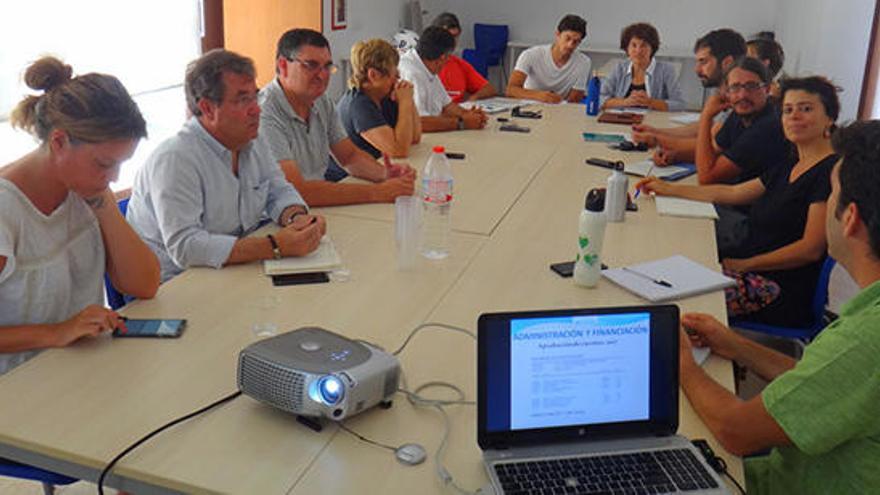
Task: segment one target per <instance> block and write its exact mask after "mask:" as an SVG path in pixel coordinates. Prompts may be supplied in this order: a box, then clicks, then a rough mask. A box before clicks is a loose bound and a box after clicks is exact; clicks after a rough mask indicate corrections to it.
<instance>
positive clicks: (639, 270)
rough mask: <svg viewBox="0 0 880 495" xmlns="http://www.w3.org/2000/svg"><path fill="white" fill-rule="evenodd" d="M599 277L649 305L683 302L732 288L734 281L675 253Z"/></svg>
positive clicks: (604, 273) (609, 270) (605, 273)
mask: <svg viewBox="0 0 880 495" xmlns="http://www.w3.org/2000/svg"><path fill="white" fill-rule="evenodd" d="M602 276H604V277H605V278H607V279H608V280H611V281H612V282H614V283H615V284H617V285H619V286H621V287H623V288H624V289H626V290H628V291H630V292H632V293H634V294H636V295H637V296H640V297H642V298H644V299H647V300H649V301H651V302H663V301H670V300H673V299H682V298H685V297H690V296H695V295H697V294H703V293H706V292H712V291H716V290H721V289H724V288H726V287H731V286H733V285H734V284H735V283H736V282H735V281H734V280H733V279H732V278H730V277H727V276H725V275H723V274H721V273H719V272H716V271H714V270H710V269H709V268H706V267H705V266H703V265H701V264H699V263H697V262H696V261H694V260H692V259H690V258H688V257H686V256H682V255H680V254H677V255H675V256H670V257H669V258H664V259H661V260H656V261H649V262H647V263H640V264H638V265H631V266H626V267H622V268H610V269H608V270H603V271H602Z"/></svg>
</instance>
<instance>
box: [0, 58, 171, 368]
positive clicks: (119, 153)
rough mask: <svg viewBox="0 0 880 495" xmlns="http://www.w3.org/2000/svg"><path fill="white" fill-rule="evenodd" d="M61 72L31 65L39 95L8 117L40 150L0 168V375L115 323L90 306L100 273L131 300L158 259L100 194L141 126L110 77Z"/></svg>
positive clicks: (52, 61)
mask: <svg viewBox="0 0 880 495" xmlns="http://www.w3.org/2000/svg"><path fill="white" fill-rule="evenodd" d="M71 73H72V71H71V68H70V66H68V65H65V64H64V63H62V62H61V61H60V60H58V59H56V58H52V57H45V58H42V59H40V60H38V61H36V62H34V63H33V65H31V66H30V67H29V68H28V69H27V72H26V73H25V82H26V83H27V85H28V86H29V87H31V88H33V89H35V90H41V91H42V92H43V93H42V94H41V95H38V96H28V97H26V98H25V99H24V100H22V101H21V102H20V103H19V104H18V106H17V107H16V108H15V110H14V111H13V113H12V117H11V121H12V124H13V126H16V127H19V128H21V129H24V130H26V131H28V132H30V133H31V134H33V135H34V136H35V137H37V138H38V139H39V140H40V142H41V144H40V146H39V147H38V148H37V149H35V150H34V151H32V152H30V153H28V154H27V155H25V156H23V157H21V158H19V159H18V160H16V161H14V162H12V163H10V164H8V165H7V166H5V167H3V168H2V169H0V374H2V373H5V372H6V371H8V370H9V369H11V368H13V367H15V366H18V365H19V364H21V363H22V362H24V361H26V360H28V359H30V358H31V357H33V356H34V355H35V354H36V353H37V352H38V351H39V350H40V349H44V348H49V347H62V346H66V345H68V344H70V343H72V342H74V341H76V340H78V339H80V338H82V337H93V336H96V335H98V334H100V333H102V332H106V331H109V330H112V329H114V328H117V327H124V323H123V322H122V318H121V317H120V316H119V315H118V314H117V313H115V312H114V311H111V310H109V309H106V308H104V307H103V306H102V303H103V291H102V289H103V285H102V283H103V277H102V275H103V274H104V272H105V271H106V272H107V273H108V274H109V276H110V280H111V281H112V282H113V284H114V285H115V286H116V287H117V288H118V289H119V290H120V291H122V292H123V293H125V294H130V295H132V296H135V297H138V298H150V297H153V296H154V295H155V294H156V290H157V289H158V287H159V262H158V261H157V260H156V257H155V256H154V255H153V253H152V252H151V251H150V249H149V248H148V247H147V246H146V244H144V243H143V241H141V239H140V238H139V237H138V236H137V234H136V233H135V232H134V231H133V230H132V229H131V227H129V225H128V223H126V221H125V218H124V217H123V216H122V214H121V213H120V212H119V209H118V208H117V207H116V200H115V198H114V196H113V193H112V192H111V191H110V189H109V187H108V185H109V183H110V182H111V181H113V180H116V177H117V176H118V174H119V167H120V165H121V164H122V162H124V161H125V160H127V159H128V158H129V157H131V155H132V154H133V153H134V150H135V147H136V146H137V143H138V141H139V140H140V138H142V137H145V136H146V123H145V122H144V119H143V117H141V114H140V111H139V110H138V108H137V105H136V104H135V103H134V101H132V99H131V97H130V96H129V94H128V92H127V91H126V90H125V87H123V86H122V84H121V83H120V82H119V81H118V80H117V79H116V78H115V77H112V76H108V75H103V74H86V75H82V76H78V77H75V78H72V77H71Z"/></svg>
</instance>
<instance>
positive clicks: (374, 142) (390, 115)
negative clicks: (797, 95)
mask: <svg viewBox="0 0 880 495" xmlns="http://www.w3.org/2000/svg"><path fill="white" fill-rule="evenodd" d="M398 61H399V55H398V53H397V49H395V48H394V47H393V46H391V44H390V43H388V42H387V41H385V40H381V39H373V40H367V41H359V42H357V43H355V44H354V46H353V47H351V70H352V74H351V78H350V79H349V81H348V85H349V89H348V91H346V92H345V94H343V95H342V98H341V99H340V100H339V102H338V103H337V104H336V112H337V113H338V114H339V119H340V120H341V121H342V126H343V127H344V128H345V132H346V133H348V137H350V138H351V141H352V142H353V143H354V144H355V145H357V147H358V148H361V149H362V150H364V151H366V152H367V153H369V154H371V155H373V157H374V158H379V157H380V156H382V155H383V154H384V155H388V156H390V157H393V158H406V156H407V155H408V154H409V148H410V146H411V145H413V144H416V143H418V142H419V140H420V139H421V136H422V127H421V119H419V114H418V111H417V110H416V105H415V103H414V101H413V85H412V84H411V83H409V82H408V81H404V80H401V79H400V77H399V76H398V73H397V63H398Z"/></svg>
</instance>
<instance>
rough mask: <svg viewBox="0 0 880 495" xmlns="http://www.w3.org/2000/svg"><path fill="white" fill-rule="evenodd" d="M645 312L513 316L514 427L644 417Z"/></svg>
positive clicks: (646, 405)
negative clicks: (521, 317)
mask: <svg viewBox="0 0 880 495" xmlns="http://www.w3.org/2000/svg"><path fill="white" fill-rule="evenodd" d="M650 328H651V315H650V314H649V313H628V314H613V315H594V316H579V317H570V316H566V317H560V318H531V319H519V320H513V321H511V328H510V331H511V339H510V354H511V355H510V358H511V359H510V362H511V370H510V391H511V398H510V399H511V401H510V426H511V428H512V429H514V430H521V429H530V428H549V427H555V426H572V425H581V424H598V423H616V422H621V421H638V420H645V419H648V416H649V413H650V377H649V373H650V346H651V338H650Z"/></svg>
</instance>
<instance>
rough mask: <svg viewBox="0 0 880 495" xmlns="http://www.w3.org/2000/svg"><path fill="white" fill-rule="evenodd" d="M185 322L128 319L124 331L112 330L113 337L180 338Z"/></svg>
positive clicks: (119, 329)
mask: <svg viewBox="0 0 880 495" xmlns="http://www.w3.org/2000/svg"><path fill="white" fill-rule="evenodd" d="M185 327H186V320H139V319H133V318H129V319H127V320H126V321H125V330H123V329H121V328H117V329H116V330H113V336H114V337H146V338H175V337H180V334H182V333H183V329H184V328H185Z"/></svg>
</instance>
